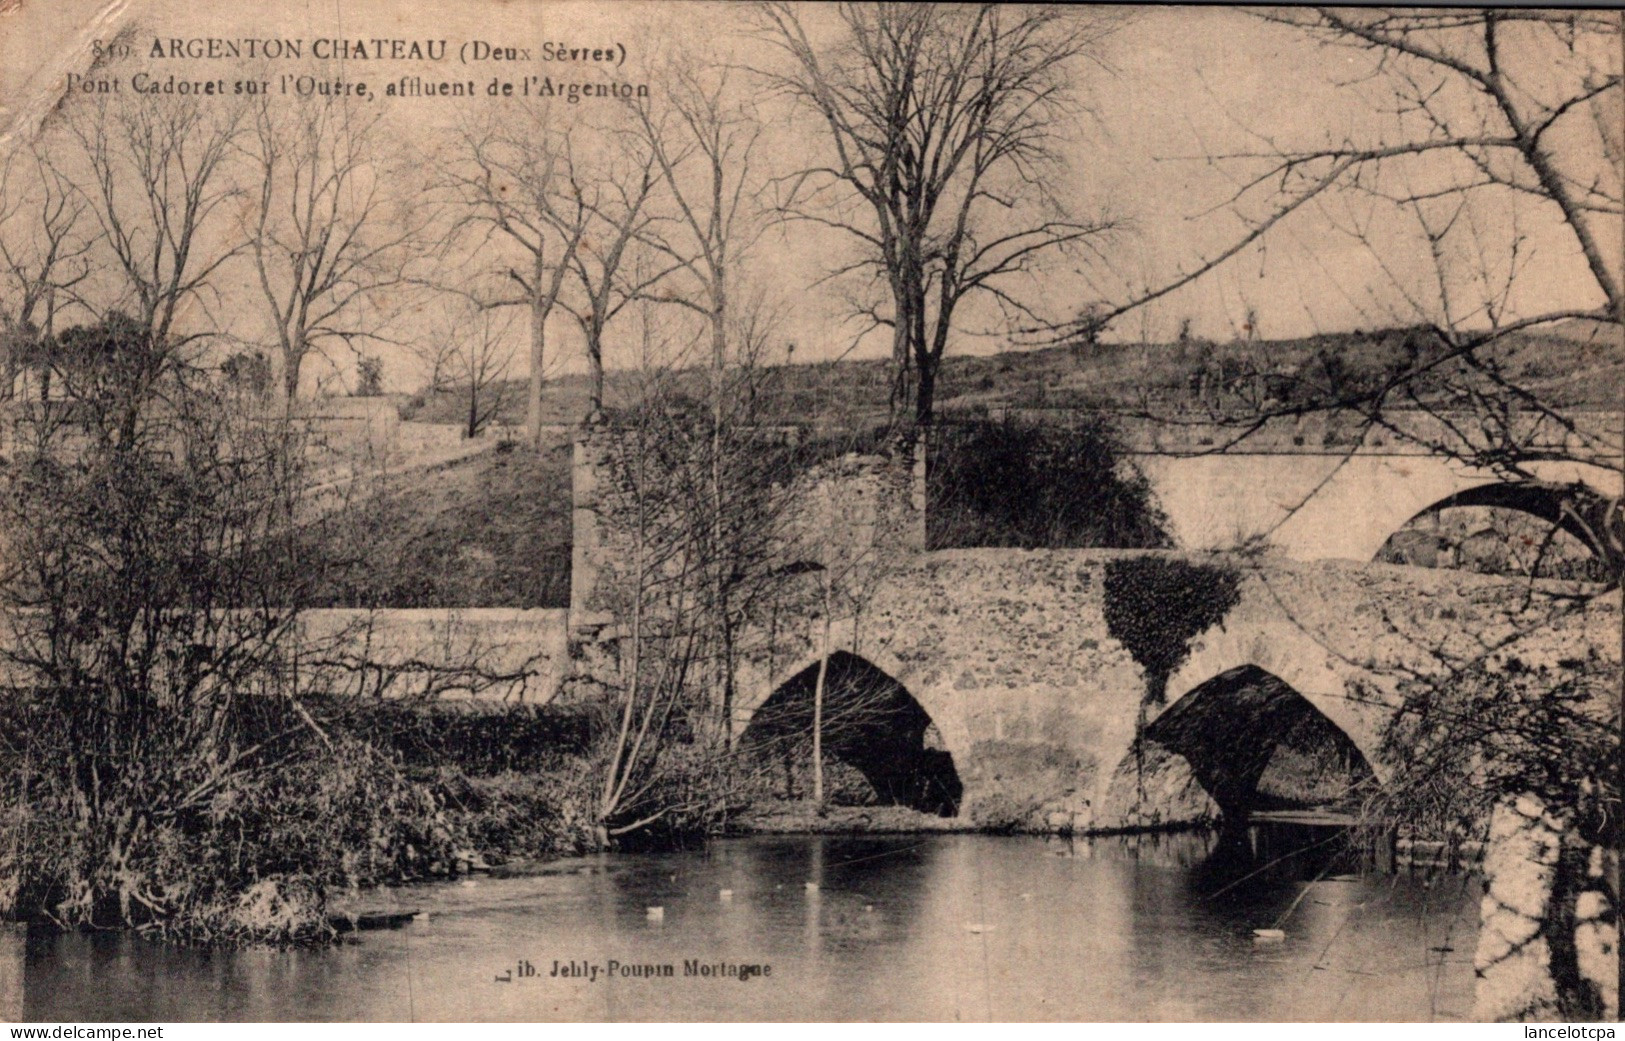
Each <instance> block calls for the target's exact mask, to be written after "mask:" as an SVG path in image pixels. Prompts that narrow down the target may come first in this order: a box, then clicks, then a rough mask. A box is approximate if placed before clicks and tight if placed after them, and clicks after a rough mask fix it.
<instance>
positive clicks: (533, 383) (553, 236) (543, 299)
mask: <svg viewBox="0 0 1625 1041" xmlns="http://www.w3.org/2000/svg"><path fill="white" fill-rule="evenodd" d="M538 112H539V110H538V109H536V108H535V107H533V106H528V105H527V106H520V107H519V108H517V109H514V110H511V111H510V110H507V109H504V110H503V111H502V113H501V114H500V115H496V116H492V117H491V118H490V119H489V120H488V121H486V122H484V123H479V124H470V125H468V126H465V127H463V128H462V130H461V131H460V154H459V156H458V157H457V159H456V160H455V161H454V162H453V163H451V164H450V166H449V167H448V168H447V170H446V172H445V174H444V180H445V183H446V185H447V186H448V188H449V189H450V190H451V192H452V194H453V197H454V198H455V199H456V200H457V203H458V205H459V206H460V208H461V209H462V211H463V213H464V216H463V217H462V218H461V220H460V221H459V222H458V223H459V225H461V226H463V227H476V228H479V229H482V230H483V232H484V235H485V236H495V237H496V238H498V239H499V240H501V241H503V242H505V243H506V244H508V245H509V246H511V247H514V248H516V249H517V250H518V251H519V252H520V253H521V254H522V255H523V260H522V261H521V262H520V264H519V265H518V266H509V267H507V269H506V271H505V272H503V273H502V274H503V276H504V281H511V282H512V283H513V284H514V285H516V286H518V288H519V292H518V294H517V295H506V294H500V293H499V294H495V295H492V296H480V297H479V299H480V300H481V301H482V303H483V304H484V305H485V306H487V307H508V306H522V307H526V308H528V309H529V312H530V372H529V382H528V393H527V396H526V405H525V434H526V439H527V440H528V441H529V443H531V444H532V445H536V444H539V443H540V440H541V423H542V385H543V380H544V374H545V368H544V363H545V361H546V356H545V351H546V342H547V321H548V318H549V316H550V315H551V314H552V313H553V308H554V307H555V306H556V305H557V304H558V302H559V295H560V293H561V292H562V291H563V288H564V282H565V279H566V277H568V275H569V274H570V272H571V271H572V270H573V268H572V262H573V259H574V257H575V254H576V251H577V249H579V248H580V245H581V241H582V237H583V235H585V234H586V231H587V225H588V221H589V218H590V213H589V211H588V208H587V205H586V201H585V198H584V195H583V189H582V188H581V186H580V184H579V183H578V182H577V180H576V172H575V165H574V153H573V136H572V135H573V131H572V130H570V129H565V130H559V129H557V128H555V127H553V126H552V125H551V124H550V123H548V122H547V120H546V118H545V117H544V116H542V115H540V114H538Z"/></svg>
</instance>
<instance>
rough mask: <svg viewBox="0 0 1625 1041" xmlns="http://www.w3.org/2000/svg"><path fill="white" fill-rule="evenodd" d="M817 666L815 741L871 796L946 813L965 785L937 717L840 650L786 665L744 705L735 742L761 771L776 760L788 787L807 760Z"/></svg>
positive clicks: (886, 676) (881, 673) (952, 811)
mask: <svg viewBox="0 0 1625 1041" xmlns="http://www.w3.org/2000/svg"><path fill="white" fill-rule="evenodd" d="M821 669H822V670H823V672H824V676H823V684H824V691H823V694H824V696H823V711H822V731H821V738H822V746H823V749H824V752H825V756H826V760H828V759H831V758H832V759H834V760H837V761H839V762H841V763H843V764H845V765H846V766H848V767H850V768H852V769H853V770H855V771H856V772H857V773H858V774H861V775H862V777H863V778H864V780H865V781H867V783H868V786H869V788H870V789H872V791H873V794H874V797H875V798H876V800H877V801H879V802H880V803H882V804H885V805H900V806H907V807H909V808H911V809H915V810H920V811H923V812H927V813H936V814H939V815H941V816H945V817H951V816H954V815H956V814H957V813H958V812H959V804H960V800H961V797H962V796H963V793H964V786H963V784H962V782H961V781H960V778H959V764H958V763H956V761H955V757H954V754H953V752H952V751H951V750H950V749H949V747H948V745H947V743H946V741H945V740H944V739H943V736H942V729H941V728H940V727H939V726H938V723H937V721H936V720H934V719H933V718H932V717H931V714H930V713H929V712H927V711H926V709H925V708H924V706H922V705H921V703H920V702H919V701H918V700H916V699H915V697H914V696H913V694H912V693H910V691H909V690H908V688H907V687H905V686H904V685H903V684H902V683H901V682H899V681H898V680H897V679H896V678H895V677H894V676H893V675H892V674H890V673H889V672H887V671H885V670H883V669H881V668H880V667H878V666H877V665H876V664H875V663H873V662H872V661H870V660H869V659H868V658H866V657H864V656H862V655H858V654H854V653H852V652H849V651H845V650H837V651H835V652H834V653H832V654H830V655H829V658H828V663H827V666H826V665H825V663H824V660H823V658H822V657H819V658H815V659H814V660H812V661H810V662H807V663H806V664H805V665H803V666H802V667H800V668H798V669H796V670H794V671H792V672H791V673H790V674H789V676H788V678H787V679H784V680H783V681H782V682H780V683H779V684H778V685H777V686H776V687H775V688H774V689H773V691H772V692H771V693H769V694H768V695H767V697H766V698H764V699H763V700H762V701H761V703H760V704H759V705H757V706H755V708H754V709H753V710H752V711H751V713H750V716H749V719H748V721H747V723H746V725H745V727H744V729H743V732H742V733H741V734H740V738H739V746H740V748H741V750H742V751H743V752H744V753H745V754H746V756H747V757H749V758H751V759H752V760H753V761H754V762H755V764H756V765H757V766H758V767H759V768H760V769H761V770H762V771H763V773H764V775H765V774H768V773H770V771H771V770H772V768H773V767H774V766H775V765H778V764H782V767H783V770H784V776H785V778H786V782H787V785H788V786H789V787H790V788H791V789H792V791H791V792H790V793H787V794H793V788H794V783H793V775H794V773H795V772H796V770H797V768H798V764H800V763H802V762H804V761H806V760H808V759H809V757H810V755H811V742H812V730H813V704H814V697H815V690H816V687H817V684H818V680H819V673H820V670H821Z"/></svg>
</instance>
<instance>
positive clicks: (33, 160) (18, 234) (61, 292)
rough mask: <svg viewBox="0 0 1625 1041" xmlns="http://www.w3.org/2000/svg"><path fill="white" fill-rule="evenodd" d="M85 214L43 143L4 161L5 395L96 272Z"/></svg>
mask: <svg viewBox="0 0 1625 1041" xmlns="http://www.w3.org/2000/svg"><path fill="white" fill-rule="evenodd" d="M85 216H86V215H85V202H84V199H83V198H82V197H81V196H80V195H79V194H78V193H77V192H76V191H74V188H73V185H72V184H70V183H69V182H68V181H67V180H66V179H65V178H64V177H63V176H62V174H61V173H60V172H59V171H57V170H55V169H54V168H52V166H51V165H50V164H49V163H48V162H47V161H46V159H45V156H44V154H43V153H42V152H41V151H40V149H39V145H38V142H35V143H34V145H33V146H31V147H30V148H27V149H21V150H18V151H16V152H13V153H12V154H11V155H10V156H9V157H8V158H7V159H6V161H5V164H4V166H3V167H0V287H3V288H0V400H4V399H7V398H10V397H11V396H12V394H13V393H14V391H15V384H16V380H17V375H18V373H19V371H20V369H21V368H22V366H23V365H24V363H25V361H27V360H29V359H28V357H27V355H28V354H29V352H30V348H31V346H32V345H33V344H34V343H35V342H36V337H38V336H45V337H49V336H50V335H51V334H52V333H53V332H54V331H55V330H54V328H53V327H54V324H55V319H56V316H57V314H58V312H59V311H60V310H61V309H62V308H63V307H64V306H65V305H67V304H68V303H69V302H70V295H71V292H72V290H73V288H74V287H75V286H77V285H78V284H79V283H80V282H82V281H83V280H84V279H85V278H86V276H87V275H88V274H89V273H90V265H89V262H88V260H87V258H86V254H87V253H88V252H89V251H90V248H91V239H90V237H89V234H88V228H87V224H88V223H89V222H88V221H87V220H86V219H85ZM44 371H46V372H48V371H49V370H48V369H47V370H44ZM46 393H48V392H47V391H46V390H45V389H44V388H42V390H41V394H42V396H44V395H45V394H46Z"/></svg>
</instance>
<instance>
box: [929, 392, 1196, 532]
mask: <svg viewBox="0 0 1625 1041" xmlns="http://www.w3.org/2000/svg"><path fill="white" fill-rule="evenodd" d="M926 473H927V480H928V486H929V487H928V495H929V510H928V513H927V532H926V538H927V541H928V543H929V545H930V546H931V548H933V549H946V548H951V547H956V546H1014V547H1020V548H1024V549H1035V548H1043V547H1048V548H1060V547H1096V546H1100V547H1117V548H1132V549H1150V548H1158V547H1164V546H1168V545H1170V540H1169V538H1168V535H1167V532H1166V530H1165V526H1166V524H1167V518H1166V517H1165V516H1164V515H1163V513H1162V510H1161V509H1160V508H1159V507H1158V506H1157V505H1156V501H1155V498H1154V496H1153V495H1152V492H1151V486H1150V484H1149V482H1147V481H1146V479H1145V477H1144V476H1143V475H1141V474H1140V473H1139V472H1138V471H1136V470H1135V469H1133V467H1132V466H1130V465H1129V464H1128V463H1127V462H1126V461H1124V460H1123V458H1122V449H1121V447H1120V446H1119V445H1118V443H1117V441H1116V439H1115V437H1114V435H1113V433H1112V431H1111V429H1110V427H1109V426H1108V425H1107V424H1106V422H1105V421H1104V420H1103V419H1102V418H1101V417H1099V416H1098V415H1094V414H1087V415H1086V416H1085V417H1084V418H1083V419H1082V420H1081V421H1080V422H1078V423H1076V424H1074V425H1071V426H1042V425H1038V424H1032V423H1024V422H1019V421H1016V420H1013V419H1008V418H1007V419H1005V420H1003V421H993V420H978V421H974V422H969V423H961V424H954V425H941V426H938V427H936V428H934V430H933V437H932V439H931V441H930V442H929V455H928V459H927V469H926Z"/></svg>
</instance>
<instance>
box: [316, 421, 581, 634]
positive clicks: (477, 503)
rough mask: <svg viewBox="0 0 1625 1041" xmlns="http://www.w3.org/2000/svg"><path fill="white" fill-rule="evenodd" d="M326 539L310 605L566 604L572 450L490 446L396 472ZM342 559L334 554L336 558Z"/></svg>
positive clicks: (319, 547)
mask: <svg viewBox="0 0 1625 1041" xmlns="http://www.w3.org/2000/svg"><path fill="white" fill-rule="evenodd" d="M353 513H354V516H353V517H351V518H347V519H348V520H350V521H352V522H353V527H354V529H355V530H354V531H353V532H352V533H350V534H349V535H348V537H342V538H339V539H326V540H323V541H322V542H321V543H320V544H318V545H315V546H312V547H310V548H309V550H308V552H310V553H312V554H317V555H323V556H325V557H327V558H329V560H328V564H329V566H328V567H326V568H325V570H326V571H327V572H328V573H330V574H334V575H338V576H342V577H340V578H336V579H334V580H333V581H331V582H329V583H328V584H327V586H326V588H324V589H323V590H321V592H320V593H319V595H318V596H317V597H316V598H315V599H314V601H313V602H312V603H311V605H310V606H313V607H564V606H567V605H568V603H569V597H570V449H569V446H568V445H558V446H555V447H553V448H551V449H549V450H548V451H546V452H543V453H541V454H540V455H535V454H532V453H529V452H519V451H500V450H498V451H490V452H484V453H481V454H480V455H477V456H473V457H471V458H468V459H463V460H460V461H458V462H457V463H455V464H453V465H451V466H447V467H442V468H439V469H435V470H430V471H427V472H423V473H417V474H413V475H411V476H410V477H403V478H401V479H399V480H397V481H396V482H395V484H394V485H392V486H390V487H386V488H384V489H382V490H381V491H380V492H379V494H378V495H376V496H375V497H374V498H373V499H372V500H371V501H369V502H367V503H365V504H363V505H362V506H361V507H359V508H357V509H356V510H354V511H353ZM340 556H342V557H344V558H345V559H342V560H338V559H332V558H335V557H340Z"/></svg>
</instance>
